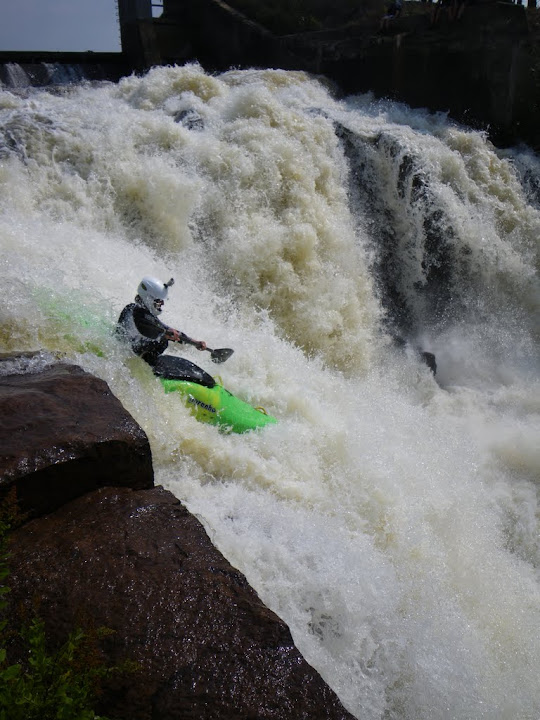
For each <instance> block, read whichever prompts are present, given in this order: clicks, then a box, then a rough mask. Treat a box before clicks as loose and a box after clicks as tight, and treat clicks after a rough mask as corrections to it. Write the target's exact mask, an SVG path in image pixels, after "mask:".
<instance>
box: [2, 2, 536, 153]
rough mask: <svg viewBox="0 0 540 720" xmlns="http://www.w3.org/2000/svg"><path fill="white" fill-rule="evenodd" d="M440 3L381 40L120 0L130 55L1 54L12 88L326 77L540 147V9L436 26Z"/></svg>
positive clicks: (480, 8)
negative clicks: (276, 30)
mask: <svg viewBox="0 0 540 720" xmlns="http://www.w3.org/2000/svg"><path fill="white" fill-rule="evenodd" d="M432 7H433V6H431V5H430V4H428V3H417V2H407V3H405V7H404V10H403V13H402V15H401V16H400V17H399V18H397V19H396V20H394V21H392V23H391V24H390V25H389V27H388V28H387V29H386V30H385V32H381V31H380V28H379V24H378V20H377V21H375V22H374V21H373V19H372V20H364V21H362V20H359V21H358V22H356V23H349V24H348V25H347V26H346V27H343V28H337V29H330V30H322V31H317V32H306V33H298V34H294V35H287V36H277V35H274V34H272V33H271V32H269V31H268V30H267V29H265V28H264V27H262V26H260V25H258V24H257V23H256V22H254V21H252V20H250V19H248V18H246V17H245V16H244V15H242V14H241V13H239V12H237V11H236V10H234V9H233V8H231V7H230V6H228V5H227V4H226V3H225V2H222V0H164V3H163V13H162V15H161V16H160V17H159V18H154V17H153V16H152V0H118V11H119V22H120V34H121V44H122V52H121V53H38V52H35V53H14V52H10V53H5V52H4V53H2V52H1V51H0V81H1V82H2V83H3V84H4V85H7V86H8V87H17V86H19V87H20V86H21V85H22V86H24V85H25V84H27V85H48V84H55V83H62V82H76V81H79V80H81V79H89V80H98V79H109V80H113V81H117V80H118V79H119V78H120V77H122V76H124V75H129V74H131V73H132V72H135V73H143V72H145V71H146V70H148V69H149V68H151V67H153V66H156V65H171V64H179V65H181V64H184V63H186V62H193V61H197V62H199V63H200V64H201V65H202V67H203V68H204V69H205V70H207V71H210V72H214V71H215V72H219V71H224V70H227V69H228V68H230V67H238V68H247V67H270V68H283V69H290V70H304V71H307V72H310V73H314V74H318V75H324V76H325V77H327V78H328V79H330V80H331V81H333V82H334V83H335V84H336V88H337V90H336V91H337V92H338V93H339V92H341V93H344V94H354V93H364V92H373V94H374V95H375V96H376V97H388V98H390V99H393V100H399V101H403V102H405V103H407V104H409V105H411V106H412V107H425V108H427V109H429V110H431V111H442V112H448V114H449V115H450V117H452V118H454V119H456V120H457V121H459V122H463V123H465V124H467V125H470V126H471V127H474V128H477V129H484V130H486V131H487V132H488V133H489V136H490V138H491V139H492V140H493V142H494V143H495V144H496V145H501V146H504V145H510V144H515V143H519V142H524V143H526V144H528V145H530V146H531V147H532V148H533V149H534V150H536V151H538V150H539V149H540V43H539V39H540V19H539V17H540V10H536V9H534V10H533V9H525V7H523V6H521V5H514V4H511V3H509V2H495V1H493V0H491V1H489V0H488V1H486V0H483V1H481V2H476V3H474V4H470V5H468V6H467V7H466V9H465V12H464V14H463V17H462V18H461V19H460V20H459V22H457V21H455V22H450V21H449V20H448V18H447V17H446V16H442V17H441V19H440V21H439V22H438V23H437V24H436V25H434V24H433V23H432V21H431V19H430V10H431V8H432Z"/></svg>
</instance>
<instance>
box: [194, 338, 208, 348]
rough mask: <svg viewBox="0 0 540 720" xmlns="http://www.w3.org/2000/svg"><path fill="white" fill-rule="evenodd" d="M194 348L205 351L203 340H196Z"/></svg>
mask: <svg viewBox="0 0 540 720" xmlns="http://www.w3.org/2000/svg"><path fill="white" fill-rule="evenodd" d="M195 347H196V348H197V350H206V343H205V342H204V340H197V342H196V343H195Z"/></svg>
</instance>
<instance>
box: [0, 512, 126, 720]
mask: <svg viewBox="0 0 540 720" xmlns="http://www.w3.org/2000/svg"><path fill="white" fill-rule="evenodd" d="M9 530H10V525H9V523H8V522H6V521H4V520H2V519H0V720H107V718H105V717H103V716H99V715H96V713H95V712H94V710H93V709H92V708H93V706H94V705H95V702H96V698H97V695H98V693H99V687H100V682H101V681H102V680H103V679H104V678H106V677H109V676H110V675H111V674H112V673H115V672H119V671H126V670H127V671H129V670H132V667H128V666H127V664H126V665H124V666H123V667H121V668H118V667H113V668H109V667H106V666H105V664H104V663H103V662H102V660H101V658H100V655H99V651H98V641H99V640H100V639H101V638H102V637H104V636H105V635H108V634H110V633H111V632H112V631H110V630H104V629H101V630H99V631H97V632H93V633H85V632H83V631H82V630H80V629H78V630H75V631H73V632H72V633H71V634H70V635H69V637H68V639H67V640H66V642H65V643H64V644H63V645H62V646H61V647H60V648H58V649H56V650H50V649H49V648H48V642H47V637H46V632H45V625H44V623H43V621H42V620H40V619H39V618H38V617H35V618H34V619H33V620H32V621H31V622H30V623H29V624H27V625H25V626H23V627H22V628H21V629H20V630H14V629H13V628H11V627H10V624H11V623H10V622H9V621H8V620H7V619H6V618H5V615H6V610H7V606H8V602H7V598H6V595H7V594H8V593H9V592H10V588H9V587H8V585H7V584H6V582H7V579H8V576H9V564H8V561H9V552H8V535H9ZM11 647H17V648H18V653H17V654H18V656H19V657H24V661H23V662H17V663H13V664H10V662H9V660H8V648H11ZM21 650H22V652H21Z"/></svg>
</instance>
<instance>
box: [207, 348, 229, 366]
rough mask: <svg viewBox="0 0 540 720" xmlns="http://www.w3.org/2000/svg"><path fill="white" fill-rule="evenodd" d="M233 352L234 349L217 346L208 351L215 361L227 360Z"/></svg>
mask: <svg viewBox="0 0 540 720" xmlns="http://www.w3.org/2000/svg"><path fill="white" fill-rule="evenodd" d="M233 352H234V350H231V348H218V349H217V350H211V351H210V357H211V358H212V360H213V361H214V362H215V363H222V362H225V360H228V359H229V358H230V357H231V355H232V354H233Z"/></svg>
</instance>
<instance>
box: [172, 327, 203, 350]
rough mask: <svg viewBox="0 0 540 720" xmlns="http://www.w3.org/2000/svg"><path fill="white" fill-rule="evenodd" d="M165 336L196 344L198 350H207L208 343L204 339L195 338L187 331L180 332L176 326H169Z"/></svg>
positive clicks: (180, 341)
mask: <svg viewBox="0 0 540 720" xmlns="http://www.w3.org/2000/svg"><path fill="white" fill-rule="evenodd" d="M165 338H166V339H167V340H171V341H172V342H177V343H187V344H188V345H194V346H195V347H196V348H197V350H206V343H205V342H204V340H193V339H192V338H190V337H188V335H186V334H185V333H183V332H180V330H175V329H174V328H167V330H166V331H165Z"/></svg>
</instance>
